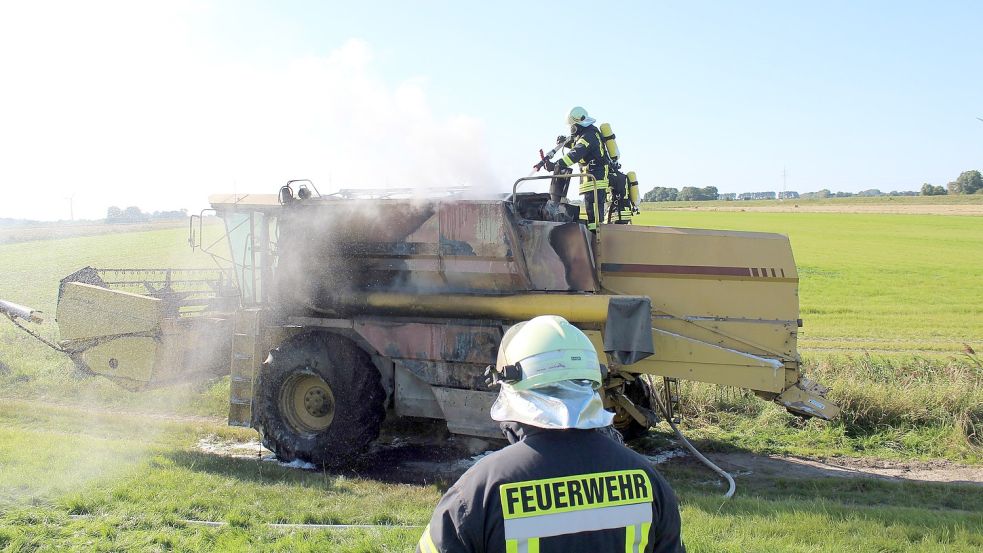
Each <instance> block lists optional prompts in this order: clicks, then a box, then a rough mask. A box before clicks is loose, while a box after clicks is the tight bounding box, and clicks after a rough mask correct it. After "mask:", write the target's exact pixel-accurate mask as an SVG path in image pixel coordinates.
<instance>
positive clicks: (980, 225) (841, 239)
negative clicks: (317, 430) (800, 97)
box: [0, 198, 983, 552]
mask: <svg viewBox="0 0 983 553" xmlns="http://www.w3.org/2000/svg"><path fill="white" fill-rule="evenodd" d="M904 200H905V201H910V200H909V199H907V198H905V199H904ZM930 200H932V201H933V202H937V201H939V200H936V199H934V198H931V199H930ZM640 221H641V222H645V223H647V224H659V225H670V226H690V227H708V228H720V229H740V230H758V231H771V232H782V233H785V234H788V235H789V236H790V238H791V241H792V246H793V249H794V251H795V255H796V261H797V264H798V266H799V270H800V278H801V289H800V296H801V305H802V317H803V319H804V320H805V327H804V328H803V329H802V330H803V333H802V336H801V349H802V352H803V355H804V359H805V362H806V368H807V370H808V371H809V372H810V373H812V374H813V375H814V376H816V377H817V379H819V380H820V381H822V382H824V383H826V384H830V385H832V386H833V392H832V397H833V398H834V399H835V400H836V401H837V402H839V403H840V404H841V405H842V406H844V408H845V413H844V416H843V417H842V419H841V420H838V421H835V422H832V423H823V422H818V421H811V422H809V423H807V424H806V425H804V426H801V425H798V424H796V421H795V420H794V419H793V418H792V417H790V416H788V415H787V414H786V413H784V412H783V411H782V410H781V409H779V408H778V407H777V406H774V405H772V404H768V403H765V402H763V401H761V400H759V399H757V398H754V397H753V396H750V395H749V394H746V393H743V392H740V391H735V390H730V389H719V388H716V387H713V386H706V385H698V384H686V385H685V386H684V392H685V398H684V402H685V405H684V409H685V419H684V421H685V424H684V431H685V432H687V433H688V434H690V435H691V436H694V437H695V438H697V440H696V441H697V445H698V446H699V447H700V448H701V449H704V450H706V451H710V452H749V453H791V454H799V455H810V456H823V455H831V454H838V455H848V456H855V457H875V458H885V459H948V460H950V461H959V462H962V463H969V464H983V448H981V445H983V365H981V364H980V362H979V360H978V359H979V358H978V357H976V358H974V357H973V356H971V355H967V354H965V353H963V351H962V350H963V344H964V343H966V344H969V345H971V346H972V347H974V348H976V349H977V351H981V348H983V343H981V338H983V297H981V294H980V293H979V291H980V285H981V284H983V283H981V278H983V277H981V275H983V218H981V217H968V216H950V215H904V214H901V215H881V214H867V213H865V214H849V213H760V212H711V213H706V212H703V211H700V210H696V211H679V210H671V211H667V210H662V211H646V212H645V213H643V215H642V217H641V218H640ZM185 238H186V229H184V228H164V229H161V230H153V231H144V232H135V233H128V234H119V233H117V234H97V235H91V236H84V237H77V238H60V239H54V240H34V241H25V242H17V243H7V244H2V245H0V266H2V267H4V270H3V271H2V272H0V298H3V299H9V300H13V301H17V302H19V303H24V304H28V305H32V306H34V307H37V308H40V309H43V310H45V311H47V312H48V313H49V314H53V313H54V306H55V300H56V297H55V295H56V291H57V283H58V280H59V279H60V278H61V277H63V276H65V275H67V274H69V273H71V272H73V271H74V270H76V269H78V268H80V267H83V266H85V265H92V266H96V267H159V266H206V267H207V266H209V264H210V263H211V262H210V260H208V259H207V258H204V257H201V256H198V255H192V254H191V252H190V249H189V248H188V247H187V246H186V242H185ZM43 332H45V333H46V334H47V335H49V336H52V337H53V336H54V332H53V329H52V328H51V327H45V328H44V330H43ZM227 392H228V383H227V381H223V382H218V383H215V384H212V385H210V386H206V387H195V386H185V387H183V388H179V389H173V390H166V391H160V392H142V393H129V392H124V391H122V390H120V389H119V388H117V387H115V386H114V385H112V384H110V383H108V382H106V381H103V380H100V379H88V378H80V377H77V376H75V375H74V374H73V371H72V367H71V363H70V362H68V361H67V360H65V359H64V358H63V357H62V356H61V355H60V354H56V353H55V352H52V351H50V350H47V349H45V348H44V346H41V345H40V344H37V343H36V342H34V341H32V340H31V339H30V338H29V337H27V336H25V335H23V334H22V333H20V332H18V331H17V329H15V328H13V327H12V326H11V325H10V324H8V323H6V321H5V320H0V550H9V551H35V550H52V551H54V550H65V549H74V550H85V551H88V550H104V551H110V550H151V551H168V550H203V549H219V550H242V549H269V550H282V551H298V550H299V551H304V550H312V551H313V550H330V551H406V550H409V549H411V548H412V545H413V544H414V543H415V541H416V539H417V537H418V534H419V529H418V528H407V527H404V526H411V527H412V526H420V525H423V524H426V521H427V518H428V517H429V512H430V510H431V509H432V508H433V505H434V504H435V502H436V500H437V498H438V497H439V495H440V493H441V491H442V489H443V486H445V485H446V483H443V482H441V481H440V479H439V475H435V478H437V480H436V481H435V482H434V483H429V484H425V485H424V484H398V483H392V482H389V481H385V480H383V479H378V478H372V477H365V476H358V475H355V474H325V473H319V472H305V471H298V470H294V469H287V468H283V467H280V466H278V465H276V464H273V463H264V462H262V461H258V460H256V459H238V458H230V457H227V456H223V455H217V454H213V453H207V452H204V451H202V450H201V449H200V448H198V447H197V446H196V444H197V443H198V441H199V440H200V439H202V438H204V437H208V436H218V437H220V438H222V439H228V440H242V441H245V440H248V439H251V438H254V437H255V434H254V433H252V432H251V431H247V430H243V429H231V428H227V427H225V426H224V425H223V423H222V420H221V419H222V417H223V416H224V415H225V413H224V408H225V399H226V396H227ZM161 414H163V416H162V415H161ZM174 414H179V415H183V416H187V415H195V416H198V417H201V418H195V419H188V418H186V417H185V418H174V416H173V415H174ZM669 440H670V436H669V435H668V434H667V433H665V432H664V430H662V429H658V430H655V431H653V432H652V433H651V434H650V437H649V438H648V439H647V440H646V441H645V442H644V444H643V445H644V446H646V447H660V446H669ZM663 470H664V472H665V473H666V475H667V476H668V478H669V479H670V481H671V482H672V483H673V485H674V487H675V488H676V489H677V491H678V493H679V495H680V499H681V505H682V515H683V523H684V537H685V539H686V542H687V545H688V547H689V550H690V551H691V552H692V551H704V552H711V551H713V552H715V551H856V552H868V551H870V552H875V551H877V552H880V551H925V552H930V551H932V552H934V551H967V552H968V551H980V550H981V549H983V531H981V529H983V502H981V501H980V500H979V498H980V497H981V494H983V492H981V488H980V487H978V486H972V485H959V484H931V483H898V482H889V481H874V480H867V479H830V478H811V479H810V478H806V479H787V478H771V477H758V476H756V475H753V474H744V475H738V495H737V497H736V498H735V499H733V500H730V501H727V502H724V501H723V500H722V499H721V498H720V494H721V490H720V488H719V483H718V482H716V480H715V479H713V478H712V477H711V476H710V475H709V474H708V473H707V472H706V471H704V470H703V469H701V468H697V467H693V466H690V465H687V464H670V465H667V466H665V467H664V469H663ZM186 519H193V520H211V521H221V522H225V523H227V525H226V526H224V527H220V528H218V527H203V526H197V525H189V524H187V523H186V522H183V521H184V520H186ZM267 523H300V524H325V523H326V524H381V525H385V526H387V527H385V528H379V529H358V528H353V529H335V530H298V529H272V528H269V527H267V526H266V524H267ZM390 526H392V527H390Z"/></svg>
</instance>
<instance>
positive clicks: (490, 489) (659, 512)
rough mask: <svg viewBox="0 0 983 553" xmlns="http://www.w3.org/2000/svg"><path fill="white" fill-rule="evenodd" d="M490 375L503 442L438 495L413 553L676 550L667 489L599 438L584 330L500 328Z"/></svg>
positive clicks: (535, 325) (593, 373)
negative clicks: (502, 330)
mask: <svg viewBox="0 0 983 553" xmlns="http://www.w3.org/2000/svg"><path fill="white" fill-rule="evenodd" d="M489 374H490V376H491V380H492V381H493V382H494V383H496V384H498V385H499V386H500V387H501V388H500V391H499V395H498V398H497V400H496V401H495V403H494V405H492V408H491V416H492V418H493V419H494V420H497V421H499V422H501V426H502V431H503V432H504V433H505V436H506V437H507V438H508V440H509V442H510V443H511V445H510V446H508V447H506V448H505V449H502V450H501V451H498V452H495V453H493V454H491V455H489V456H487V457H485V458H484V459H482V460H481V461H479V462H478V463H477V464H475V465H474V466H473V467H471V469H469V470H468V471H467V472H466V473H464V475H463V476H461V479H460V480H458V482H457V483H456V484H454V486H452V487H451V488H450V489H449V490H447V493H446V494H444V497H442V498H441V500H440V502H439V503H438V504H437V508H436V510H435V511H434V514H433V517H432V518H431V520H430V524H429V525H428V526H427V528H426V530H424V532H423V536H422V537H421V538H420V542H419V544H418V545H417V551H418V552H420V553H437V552H453V553H458V552H461V553H464V552H468V553H479V552H480V553H497V552H501V553H512V552H515V553H520V552H529V553H533V552H541V553H550V552H561V551H562V552H565V553H566V552H569V553H579V552H584V553H586V552H605V551H617V552H622V551H630V552H637V553H642V552H676V551H685V549H684V548H683V545H682V541H681V538H680V519H679V506H678V503H677V502H676V497H675V494H674V493H673V491H672V489H671V488H670V487H669V484H668V483H666V481H665V480H664V479H663V478H662V476H661V475H659V473H658V472H656V471H655V469H653V468H652V466H651V464H650V463H649V462H648V461H647V460H646V459H645V458H644V457H642V456H641V455H639V454H637V453H635V452H633V451H631V450H630V449H628V448H627V447H625V446H624V445H623V444H621V443H620V441H618V440H615V439H613V438H612V437H611V436H610V434H609V432H608V431H609V430H610V424H611V420H612V417H613V415H612V414H611V413H610V412H608V411H606V410H604V406H603V404H602V402H601V397H600V395H599V394H598V393H597V389H598V388H599V387H600V385H601V380H602V375H601V366H600V364H599V362H598V358H597V352H596V351H595V349H594V346H593V345H592V344H591V342H590V340H589V339H588V338H587V336H586V335H585V334H584V333H583V332H581V331H580V330H579V329H577V328H576V327H574V326H573V325H571V324H570V323H568V322H567V321H566V320H565V319H563V318H562V317H557V316H554V315H544V316H541V317H536V318H535V319H532V320H530V321H527V322H524V323H519V324H517V325H515V326H513V327H512V328H510V329H509V331H508V332H506V334H505V336H504V337H503V338H502V344H501V347H500V349H499V352H498V361H497V363H496V366H495V367H494V369H492V368H491V367H489Z"/></svg>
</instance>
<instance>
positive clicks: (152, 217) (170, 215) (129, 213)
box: [106, 205, 188, 223]
mask: <svg viewBox="0 0 983 553" xmlns="http://www.w3.org/2000/svg"><path fill="white" fill-rule="evenodd" d="M187 216H188V210H187V209H179V210H175V211H154V212H153V213H150V212H144V211H142V210H141V209H140V208H139V207H136V206H133V205H131V206H130V207H128V208H126V209H120V208H119V207H117V206H115V205H113V206H110V207H109V208H108V209H107V210H106V222H107V223H145V222H147V221H162V220H167V219H185V218H187Z"/></svg>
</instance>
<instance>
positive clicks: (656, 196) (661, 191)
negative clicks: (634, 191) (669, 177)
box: [642, 186, 679, 202]
mask: <svg viewBox="0 0 983 553" xmlns="http://www.w3.org/2000/svg"><path fill="white" fill-rule="evenodd" d="M678 196H679V190H677V189H675V188H665V187H662V186H656V187H655V188H653V189H652V190H649V191H648V192H646V193H645V195H644V196H643V197H642V201H643V202H674V201H676V198H677V197H678Z"/></svg>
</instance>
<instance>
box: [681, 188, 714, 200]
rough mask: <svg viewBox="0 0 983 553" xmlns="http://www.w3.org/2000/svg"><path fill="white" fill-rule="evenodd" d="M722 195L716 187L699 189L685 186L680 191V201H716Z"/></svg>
mask: <svg viewBox="0 0 983 553" xmlns="http://www.w3.org/2000/svg"><path fill="white" fill-rule="evenodd" d="M719 196H720V194H719V193H718V192H717V187H716V186H707V187H704V188H697V187H695V186H684V187H683V189H682V190H680V191H679V196H678V197H679V200H680V201H683V202H693V201H696V202H701V201H705V200H716V199H717V198H718V197H719Z"/></svg>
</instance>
